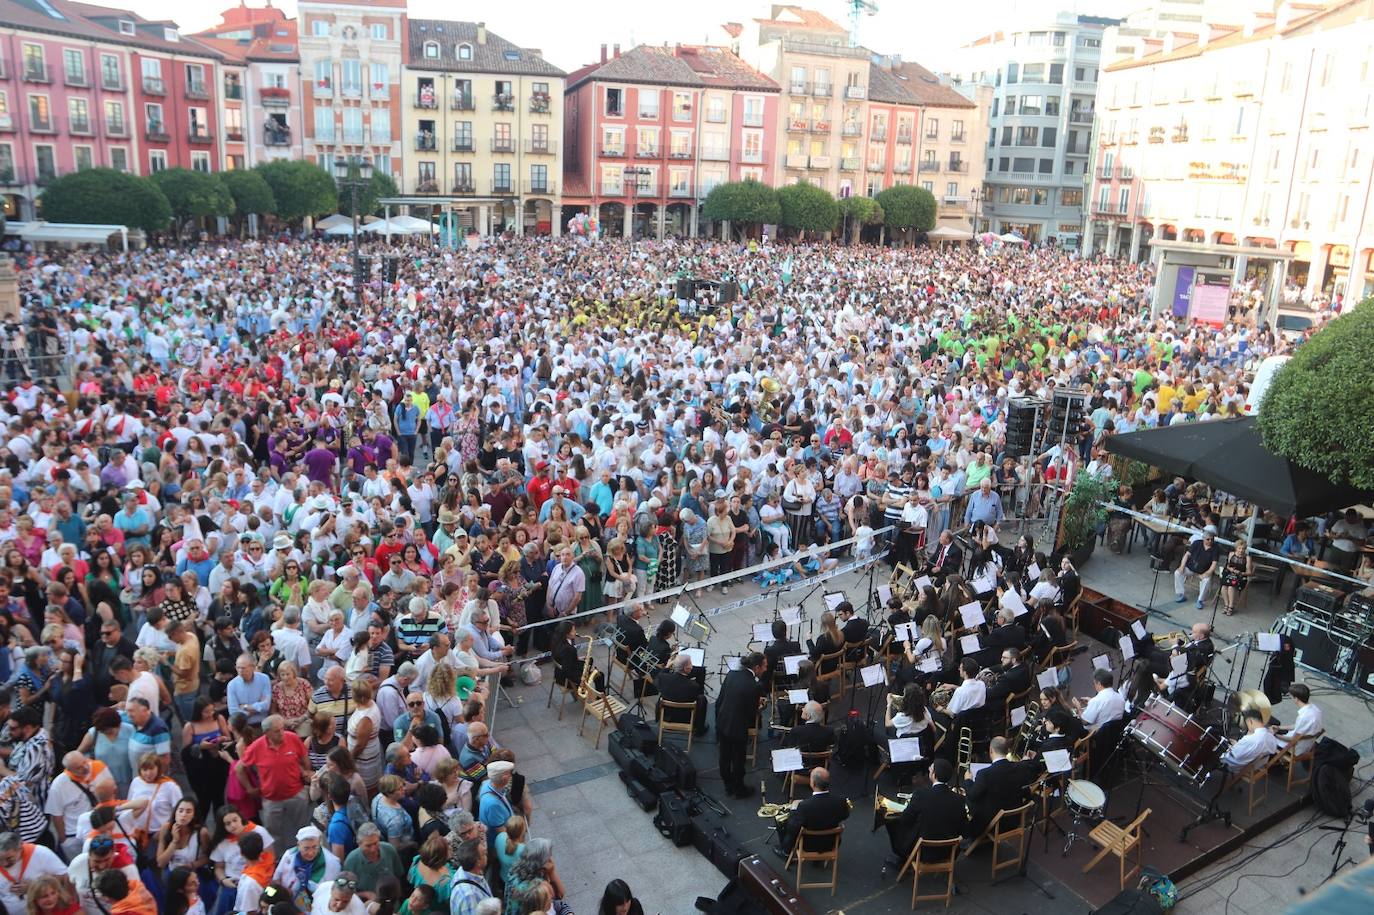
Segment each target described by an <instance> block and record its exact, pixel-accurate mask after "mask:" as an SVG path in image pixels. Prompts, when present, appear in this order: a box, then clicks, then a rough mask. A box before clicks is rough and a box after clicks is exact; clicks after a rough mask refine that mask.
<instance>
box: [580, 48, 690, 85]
mask: <svg viewBox="0 0 1374 915" xmlns="http://www.w3.org/2000/svg"><path fill="white" fill-rule="evenodd" d="M574 75H575V77H576V79H575V80H574V79H569V80H568V89H570V90H571V89H572V88H573V86H575V85H576V84H577V83H581V82H586V81H587V80H589V79H595V80H601V81H603V82H613V83H648V84H651V85H656V86H692V87H704V86H706V85H707V83H706V80H705V79H703V78H702V77H701V76H700V75H699V74H698V73H697V71H696V70H694V69H692V68H691V67H690V66H688V64H687V62H686V61H685V60H682V59H681V58H679V57H678V56H677V55H675V54H674V53H673V50H672V48H663V47H658V46H656V45H638V46H636V47H633V48H630V50H628V51H625V52H624V53H622V54H621V55H620V56H619V57H612V58H611V59H610V60H608V61H606V62H605V63H604V64H595V65H593V66H592V67H591V68H590V69H588V68H586V67H583V68H582V69H580V70H578V71H577V73H576V74H574Z"/></svg>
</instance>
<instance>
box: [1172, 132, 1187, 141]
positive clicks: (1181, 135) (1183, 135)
mask: <svg viewBox="0 0 1374 915" xmlns="http://www.w3.org/2000/svg"><path fill="white" fill-rule="evenodd" d="M1169 140H1170V142H1173V143H1187V142H1188V131H1187V130H1186V129H1184V130H1175V131H1174V132H1173V134H1171V135H1170V137H1169Z"/></svg>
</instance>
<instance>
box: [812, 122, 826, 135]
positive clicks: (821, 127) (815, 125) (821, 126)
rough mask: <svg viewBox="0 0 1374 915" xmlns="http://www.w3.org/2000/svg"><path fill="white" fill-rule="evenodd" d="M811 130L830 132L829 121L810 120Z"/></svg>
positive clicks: (813, 131) (814, 131)
mask: <svg viewBox="0 0 1374 915" xmlns="http://www.w3.org/2000/svg"><path fill="white" fill-rule="evenodd" d="M811 132H812V133H830V122H829V121H819V120H817V121H812V122H811Z"/></svg>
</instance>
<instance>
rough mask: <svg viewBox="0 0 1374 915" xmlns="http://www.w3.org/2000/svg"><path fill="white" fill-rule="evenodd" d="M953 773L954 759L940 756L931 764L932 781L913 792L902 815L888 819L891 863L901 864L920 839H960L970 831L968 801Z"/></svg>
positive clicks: (889, 860)
mask: <svg viewBox="0 0 1374 915" xmlns="http://www.w3.org/2000/svg"><path fill="white" fill-rule="evenodd" d="M953 777H954V763H952V762H950V761H949V760H948V759H944V758H940V759H936V760H935V761H934V762H932V763H931V764H930V784H929V785H928V786H927V787H924V788H919V789H917V790H916V791H915V792H914V793H913V794H912V795H911V801H910V802H909V803H908V804H907V805H906V809H905V810H903V811H902V814H901V816H899V817H897V818H896V819H895V820H888V821H887V823H886V824H885V825H886V826H887V836H888V841H889V842H890V843H891V846H892V857H891V858H889V859H888V862H889V863H895V864H898V865H900V864H901V862H903V861H905V860H906V859H907V858H909V857H910V856H911V852H912V851H913V850H914V849H915V848H916V843H917V841H918V840H920V839H931V840H940V839H958V838H961V837H963V835H964V833H965V832H967V831H968V822H969V816H968V805H967V804H966V803H965V802H964V798H963V796H962V795H960V794H958V793H956V792H955V791H954V789H953V788H952V787H950V784H949V782H950V779H952V778H953Z"/></svg>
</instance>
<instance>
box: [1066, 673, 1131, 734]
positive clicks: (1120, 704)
mask: <svg viewBox="0 0 1374 915" xmlns="http://www.w3.org/2000/svg"><path fill="white" fill-rule="evenodd" d="M1113 682H1114V681H1113V679H1112V672H1111V671H1110V670H1102V669H1101V668H1098V669H1097V670H1094V671H1093V689H1094V690H1095V691H1096V695H1094V696H1093V697H1092V698H1091V699H1089V700H1088V701H1087V703H1086V704H1084V703H1083V700H1081V699H1075V700H1074V703H1075V704H1076V705H1078V706H1079V707H1080V708H1081V709H1082V711H1081V713H1080V714H1081V717H1082V719H1083V723H1084V724H1085V725H1087V726H1088V730H1089V732H1096V731H1098V730H1099V729H1101V727H1102V726H1103V725H1105V724H1110V723H1111V722H1113V721H1120V720H1121V718H1122V716H1124V715H1125V714H1126V700H1125V699H1122V698H1121V694H1120V693H1118V692H1117V691H1116V690H1115V689H1113V688H1112V686H1113Z"/></svg>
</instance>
